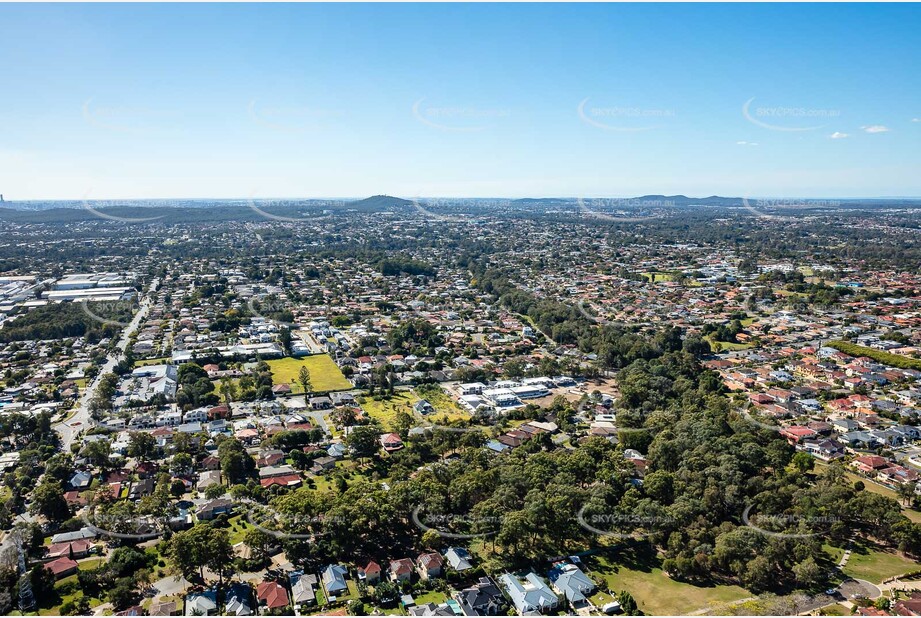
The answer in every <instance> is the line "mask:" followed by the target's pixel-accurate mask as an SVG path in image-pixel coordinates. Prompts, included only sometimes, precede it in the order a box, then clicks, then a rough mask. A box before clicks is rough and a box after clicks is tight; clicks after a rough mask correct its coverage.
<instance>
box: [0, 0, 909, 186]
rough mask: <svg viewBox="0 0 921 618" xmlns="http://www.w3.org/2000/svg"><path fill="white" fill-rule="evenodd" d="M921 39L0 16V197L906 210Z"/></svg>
mask: <svg viewBox="0 0 921 618" xmlns="http://www.w3.org/2000/svg"><path fill="white" fill-rule="evenodd" d="M919 31H921V7H918V6H905V5H902V6H899V5H858V4H847V5H828V4H824V5H812V4H801V5H773V6H771V5H724V4H721V5H705V4H697V5H625V4H619V5H617V4H614V5H599V4H590V5H557V4H540V5H522V4H514V5H484V4H473V5H468V4H453V5H428V4H427V5H415V4H414V5H380V4H373V5H361V4H353V5H317V4H312V5H304V4H296V5H292V4H284V5H245V4H234V5H213V4H212V5H192V6H190V5H176V4H166V5H113V4H100V5H79V4H69V5H9V4H6V5H0V37H2V41H3V43H2V45H0V66H2V67H3V70H2V71H0V80H2V81H0V84H2V86H0V193H3V194H5V196H6V199H7V200H11V199H12V200H20V199H21V200H26V199H69V198H83V197H89V198H93V199H107V198H112V199H117V198H148V197H162V198H170V197H248V196H258V197H329V196H336V197H342V196H366V195H371V194H378V193H388V194H393V195H400V196H404V197H414V196H491V197H524V196H531V197H536V196H586V197H597V196H609V197H623V196H634V195H641V194H648V193H667V194H673V193H684V194H688V195H697V196H702V195H711V194H720V195H736V196H739V195H741V196H751V197H764V196H778V197H779V196H790V197H793V196H797V197H858V196H921V148H919V145H921V122H919V120H921V79H919V75H921V73H919V70H918V67H921V37H919V36H917V33H918V32H919ZM746 104H747V107H746Z"/></svg>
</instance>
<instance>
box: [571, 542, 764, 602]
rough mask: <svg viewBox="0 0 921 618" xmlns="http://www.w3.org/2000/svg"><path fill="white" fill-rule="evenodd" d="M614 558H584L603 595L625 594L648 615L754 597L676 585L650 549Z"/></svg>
mask: <svg viewBox="0 0 921 618" xmlns="http://www.w3.org/2000/svg"><path fill="white" fill-rule="evenodd" d="M615 555H616V558H615V557H612V556H607V555H595V556H589V557H587V558H583V561H584V563H585V564H586V566H587V567H588V570H589V576H590V577H592V579H593V580H594V581H595V583H596V584H598V586H599V588H600V589H601V590H602V591H607V590H608V589H610V590H613V591H615V592H617V591H620V590H626V591H627V592H629V593H630V594H632V595H633V598H634V599H636V602H637V605H639V608H640V609H641V610H643V612H644V613H646V614H651V615H658V616H662V615H680V614H688V613H690V612H693V611H696V610H699V609H703V608H706V607H711V606H715V605H720V604H723V603H732V602H733V601H738V600H740V599H745V598H748V597H751V596H752V594H751V593H750V592H748V591H747V590H745V589H743V588H740V587H739V586H729V585H724V584H714V585H711V586H695V585H692V584H686V583H683V582H678V581H675V580H673V579H671V578H670V577H668V576H667V575H665V573H663V572H662V566H661V560H660V559H659V558H658V557H657V556H656V555H655V553H654V550H653V549H652V548H651V547H649V546H648V545H639V546H637V547H635V548H630V549H624V550H620V551H617V552H616V554H615ZM605 598H607V597H606V596H605Z"/></svg>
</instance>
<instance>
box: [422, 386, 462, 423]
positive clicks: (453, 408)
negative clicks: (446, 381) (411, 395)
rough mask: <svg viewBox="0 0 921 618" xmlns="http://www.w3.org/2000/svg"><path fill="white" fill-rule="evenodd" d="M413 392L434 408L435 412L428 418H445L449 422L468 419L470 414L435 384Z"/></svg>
mask: <svg viewBox="0 0 921 618" xmlns="http://www.w3.org/2000/svg"><path fill="white" fill-rule="evenodd" d="M415 392H416V395H418V396H419V398H420V399H425V400H426V401H428V402H429V403H430V404H432V407H433V408H435V412H434V413H433V414H430V415H429V416H430V417H433V418H434V417H437V418H438V419H439V420H443V419H444V418H445V417H447V420H449V421H454V420H463V419H469V418H470V413H468V412H467V411H466V410H464V409H463V408H461V407H460V406H459V405H458V404H457V402H455V401H454V400H453V399H452V398H451V396H450V395H448V394H447V393H446V392H444V389H442V388H441V387H440V386H439V385H437V384H426V385H424V386H419V387H417V388H416V391H415Z"/></svg>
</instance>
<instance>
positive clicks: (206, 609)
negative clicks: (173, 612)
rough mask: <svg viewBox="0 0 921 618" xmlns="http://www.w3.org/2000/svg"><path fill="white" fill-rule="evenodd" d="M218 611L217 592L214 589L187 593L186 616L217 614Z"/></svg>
mask: <svg viewBox="0 0 921 618" xmlns="http://www.w3.org/2000/svg"><path fill="white" fill-rule="evenodd" d="M217 613H218V611H217V592H215V591H214V590H205V591H203V592H193V593H191V594H188V595H186V598H185V615H186V616H216V615H217Z"/></svg>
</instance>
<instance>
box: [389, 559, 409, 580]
mask: <svg viewBox="0 0 921 618" xmlns="http://www.w3.org/2000/svg"><path fill="white" fill-rule="evenodd" d="M389 571H390V580H391V581H394V582H408V581H409V580H411V579H412V577H413V561H412V560H410V559H409V558H400V559H398V560H393V561H392V562H391V563H390V569H389Z"/></svg>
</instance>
